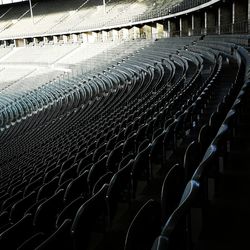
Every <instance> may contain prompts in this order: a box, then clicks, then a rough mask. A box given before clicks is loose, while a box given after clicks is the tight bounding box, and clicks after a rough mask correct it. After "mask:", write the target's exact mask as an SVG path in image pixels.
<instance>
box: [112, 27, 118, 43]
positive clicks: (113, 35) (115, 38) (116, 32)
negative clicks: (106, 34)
mask: <svg viewBox="0 0 250 250" xmlns="http://www.w3.org/2000/svg"><path fill="white" fill-rule="evenodd" d="M112 37H113V41H118V40H119V32H118V30H115V29H114V30H112Z"/></svg>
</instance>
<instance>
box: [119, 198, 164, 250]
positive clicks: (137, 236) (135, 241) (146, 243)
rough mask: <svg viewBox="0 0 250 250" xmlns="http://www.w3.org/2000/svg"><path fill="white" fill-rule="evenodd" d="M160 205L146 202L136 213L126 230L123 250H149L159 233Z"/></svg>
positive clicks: (154, 202)
mask: <svg viewBox="0 0 250 250" xmlns="http://www.w3.org/2000/svg"><path fill="white" fill-rule="evenodd" d="M160 225H161V223H160V204H159V203H158V202H156V201H154V200H152V199H151V200H149V201H147V202H146V203H145V204H144V205H143V206H142V207H141V208H140V210H139V211H138V212H137V214H136V215H135V217H134V219H133V220H132V222H131V223H130V226H129V228H128V231H127V234H126V239H125V246H124V250H134V249H150V248H151V246H152V245H153V242H154V239H155V237H156V236H157V235H158V234H159V233H160V229H161V226H160Z"/></svg>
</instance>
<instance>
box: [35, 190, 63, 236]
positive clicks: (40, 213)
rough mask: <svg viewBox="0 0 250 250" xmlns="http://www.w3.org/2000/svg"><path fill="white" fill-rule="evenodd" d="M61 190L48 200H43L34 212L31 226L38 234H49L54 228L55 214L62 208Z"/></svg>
mask: <svg viewBox="0 0 250 250" xmlns="http://www.w3.org/2000/svg"><path fill="white" fill-rule="evenodd" d="M63 194H64V192H63V190H61V189H60V190H59V191H58V192H57V193H56V194H54V195H53V196H52V197H50V198H49V199H47V200H45V201H44V202H43V203H42V204H40V205H39V207H38V208H37V210H36V213H35V215H34V219H33V225H34V226H35V228H36V230H37V231H39V232H44V233H49V232H52V231H53V229H54V227H55V221H56V217H57V214H58V213H59V212H60V210H61V209H62V206H63Z"/></svg>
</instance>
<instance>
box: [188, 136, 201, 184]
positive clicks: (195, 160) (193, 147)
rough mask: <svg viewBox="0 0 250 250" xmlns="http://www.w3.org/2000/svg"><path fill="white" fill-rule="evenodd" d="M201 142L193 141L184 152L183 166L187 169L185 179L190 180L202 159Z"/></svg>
mask: <svg viewBox="0 0 250 250" xmlns="http://www.w3.org/2000/svg"><path fill="white" fill-rule="evenodd" d="M202 157H203V155H202V152H201V144H200V143H199V142H197V141H192V142H191V143H190V144H189V145H188V147H187V149H186V152H185V154H184V160H183V166H184V169H185V180H186V181H187V182H188V181H189V180H190V179H191V177H192V175H193V174H194V171H195V170H196V168H197V167H198V165H199V163H200V162H201V160H202Z"/></svg>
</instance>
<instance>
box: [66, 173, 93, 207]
mask: <svg viewBox="0 0 250 250" xmlns="http://www.w3.org/2000/svg"><path fill="white" fill-rule="evenodd" d="M88 174H89V171H88V170H86V171H85V172H83V173H82V174H81V175H79V176H78V177H77V178H75V179H74V180H72V181H71V182H70V183H69V185H68V186H67V188H66V191H65V194H64V203H65V204H68V203H69V202H71V201H73V200H74V199H76V198H77V197H79V196H86V195H88V193H89V191H88V185H87V177H88Z"/></svg>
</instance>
